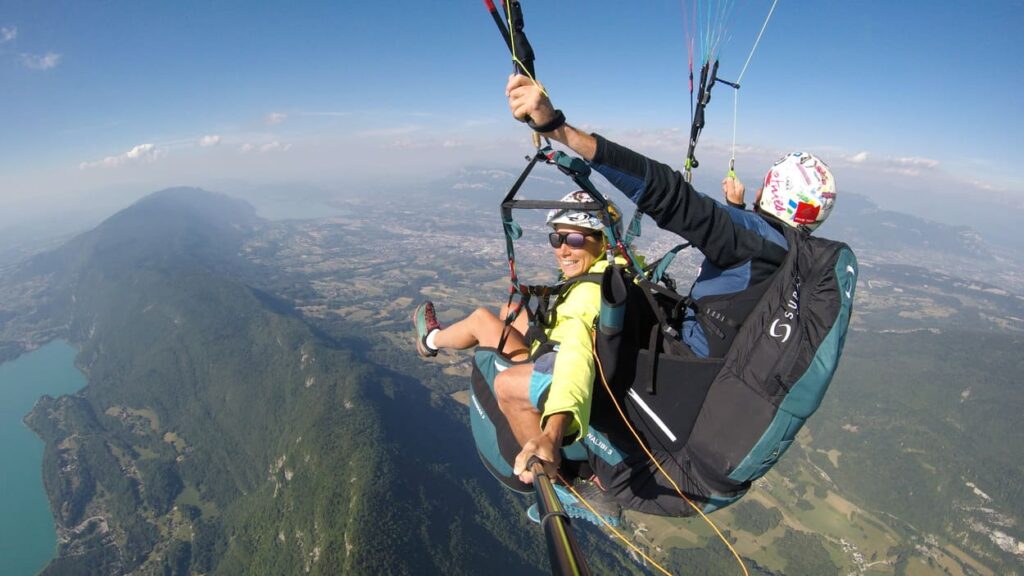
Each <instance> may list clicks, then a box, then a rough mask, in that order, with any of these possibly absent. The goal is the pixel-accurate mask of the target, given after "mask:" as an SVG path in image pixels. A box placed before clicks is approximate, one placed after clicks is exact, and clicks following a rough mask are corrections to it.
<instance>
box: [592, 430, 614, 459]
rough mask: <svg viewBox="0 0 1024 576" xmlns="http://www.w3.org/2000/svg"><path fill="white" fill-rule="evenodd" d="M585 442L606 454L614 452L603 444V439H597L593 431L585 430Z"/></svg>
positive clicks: (611, 454)
mask: <svg viewBox="0 0 1024 576" xmlns="http://www.w3.org/2000/svg"><path fill="white" fill-rule="evenodd" d="M587 443H588V444H590V445H591V446H593V447H594V448H597V449H598V450H600V451H602V452H604V453H605V454H607V455H608V456H613V455H614V454H615V452H613V451H612V449H611V447H609V446H608V445H607V444H605V443H604V441H603V440H599V439H598V438H597V437H596V436H594V434H593V432H590V431H587Z"/></svg>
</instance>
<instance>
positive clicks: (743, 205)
mask: <svg viewBox="0 0 1024 576" xmlns="http://www.w3.org/2000/svg"><path fill="white" fill-rule="evenodd" d="M725 203H726V204H728V205H729V206H732V207H733V208H739V209H740V210H743V209H744V208H746V207H747V204H746V202H733V201H732V200H729V199H728V198H726V199H725Z"/></svg>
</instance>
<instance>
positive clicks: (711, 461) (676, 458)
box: [590, 226, 857, 515]
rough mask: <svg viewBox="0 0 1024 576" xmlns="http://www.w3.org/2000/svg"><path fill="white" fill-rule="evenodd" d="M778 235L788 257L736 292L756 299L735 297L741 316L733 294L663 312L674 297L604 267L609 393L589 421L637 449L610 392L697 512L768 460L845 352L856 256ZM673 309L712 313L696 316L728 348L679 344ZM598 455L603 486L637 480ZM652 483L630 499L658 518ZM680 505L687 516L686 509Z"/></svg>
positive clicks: (737, 493)
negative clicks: (704, 351)
mask: <svg viewBox="0 0 1024 576" xmlns="http://www.w3.org/2000/svg"><path fill="white" fill-rule="evenodd" d="M781 231H782V232H783V233H784V235H785V238H786V242H787V244H788V246H789V250H788V252H787V253H786V254H785V256H784V258H783V259H782V261H781V264H780V266H779V268H778V270H776V271H775V273H774V274H773V275H772V276H771V277H770V278H768V279H767V280H765V281H763V282H762V283H761V284H760V285H756V286H754V287H752V288H751V289H749V291H745V292H748V294H747V296H746V297H747V298H749V294H750V293H753V294H757V295H758V296H757V298H756V300H755V301H754V302H753V305H752V306H748V304H747V303H745V302H740V303H739V304H740V306H739V308H740V310H739V313H737V310H736V309H734V307H733V306H731V304H730V298H732V297H733V296H736V297H739V298H743V297H744V296H743V295H744V292H741V293H738V295H724V296H717V297H714V298H715V299H714V300H713V301H711V302H702V301H703V300H707V299H701V300H698V301H697V302H688V301H686V299H683V301H682V302H681V303H677V304H675V305H674V306H673V307H672V308H671V309H666V308H665V307H664V305H665V303H667V302H671V299H670V298H665V297H663V298H661V299H659V300H654V299H652V298H651V291H650V290H649V287H648V286H645V283H644V282H643V281H641V282H636V281H635V279H634V278H633V277H632V274H631V273H630V272H629V271H626V270H623V269H621V268H619V267H612V268H609V270H608V271H607V272H606V273H605V277H604V279H603V281H602V300H603V301H602V308H601V316H600V323H599V327H598V331H597V337H596V344H597V353H598V357H599V358H601V361H602V364H603V374H604V377H605V379H606V381H607V384H608V387H609V388H608V389H609V390H610V394H608V395H599V394H595V404H594V407H593V409H592V410H593V411H592V415H591V427H592V428H594V429H597V430H601V431H602V432H604V433H605V435H606V436H607V438H608V441H609V445H610V446H612V447H613V449H614V450H615V451H618V452H621V453H623V454H629V453H631V452H633V451H634V450H637V449H639V448H638V447H637V446H636V444H637V440H636V439H635V438H634V437H633V436H632V435H631V434H630V433H628V432H627V431H626V430H624V427H623V423H622V419H621V418H620V416H619V415H618V413H617V412H616V410H615V409H614V408H613V407H612V406H611V404H613V402H612V399H614V400H615V402H618V403H619V404H620V405H621V406H623V407H624V409H625V412H626V414H627V415H628V420H629V422H630V424H631V425H632V426H633V427H634V428H635V430H636V432H637V433H638V434H639V436H640V440H641V441H642V442H643V444H644V445H645V446H646V447H647V448H648V449H650V450H651V451H653V452H655V453H657V454H660V455H668V460H669V461H671V462H672V463H673V464H674V472H675V473H677V474H678V475H679V476H680V477H681V480H682V481H683V484H684V486H685V487H684V491H687V492H689V494H688V496H689V497H691V498H693V499H695V500H697V501H699V502H700V503H701V504H703V510H702V511H703V512H710V511H713V510H716V509H718V508H721V507H723V506H726V505H728V504H730V503H732V502H734V501H736V500H737V499H739V498H740V497H741V496H742V495H743V494H744V493H745V492H746V491H747V489H748V488H749V486H750V483H751V482H752V481H754V480H756V479H757V478H760V477H761V476H763V475H764V474H765V473H766V472H767V471H768V470H769V469H771V467H772V466H774V464H775V463H776V462H777V461H778V459H779V458H780V457H781V456H782V454H784V453H785V452H786V450H787V449H788V448H789V446H790V445H791V444H792V442H793V440H794V438H795V437H796V434H797V432H799V430H800V428H801V427H802V426H803V424H804V422H805V421H806V420H807V418H808V417H809V416H810V415H811V414H813V413H814V412H815V410H817V408H818V406H819V404H820V403H821V399H822V397H823V396H824V394H825V392H826V390H827V389H828V385H829V383H830V381H831V379H832V375H833V374H834V372H835V369H836V366H837V364H838V361H839V357H840V354H841V353H842V348H843V343H844V341H845V336H846V331H847V327H848V325H849V320H850V314H851V311H852V304H853V295H854V289H855V286H856V279H857V261H856V258H855V256H854V254H853V252H852V250H850V248H849V246H847V245H846V244H844V243H842V242H835V241H832V240H827V239H824V238H817V237H813V236H810V235H809V234H808V233H807V232H806V231H805V230H801V229H795V228H791V227H789V226H782V227H781ZM679 306H695V307H696V310H697V314H698V318H700V317H701V316H704V317H705V318H707V319H710V320H712V321H702V322H701V323H702V325H703V326H705V327H706V328H707V327H709V326H714V325H715V324H717V325H718V326H719V327H720V328H724V329H729V330H732V331H734V333H735V338H734V339H733V340H732V342H731V345H729V347H728V351H727V352H726V353H724V354H723V355H722V356H721V357H718V358H715V357H711V358H698V357H696V356H695V355H694V354H693V352H692V351H690V350H689V348H688V347H687V346H685V345H684V344H683V343H681V342H679V341H677V340H676V339H675V338H674V336H675V334H674V330H675V329H676V325H675V324H674V322H675V321H676V319H677V318H678V313H677V312H676V311H677V309H678V307H679ZM709 307H713V308H712V309H711V310H710V311H709V310H708V308H709ZM748 307H749V313H746V314H744V313H743V310H742V309H743V308H748ZM713 339H714V338H713V337H710V335H709V340H713ZM606 454H607V451H606V452H605V453H602V452H595V453H594V455H596V456H597V458H590V464H591V466H592V467H593V468H594V470H595V472H597V474H598V476H599V477H601V479H602V482H603V483H604V484H605V485H606V486H616V485H618V486H624V487H629V486H630V482H626V481H623V480H624V478H627V477H635V475H636V466H635V465H636V462H633V463H625V464H623V462H622V461H621V460H618V461H617V460H616V459H615V458H606V457H604V456H605V455H606ZM640 464H641V465H646V463H643V462H641V463H640ZM657 483H658V484H659V485H653V486H644V487H643V489H642V490H641V492H640V493H636V494H631V495H630V496H632V497H636V498H637V499H636V500H635V501H634V502H637V503H640V502H649V503H650V510H648V511H651V512H655V513H659V512H658V511H659V510H660V513H665V510H671V509H672V508H670V507H669V506H671V504H666V503H665V501H664V499H663V498H659V496H658V494H664V493H665V486H664V484H662V483H661V481H660V480H659V481H658V482H657ZM630 489H631V490H634V492H635V491H636V490H635V488H632V487H631V488H630ZM644 491H646V492H644ZM636 507H637V508H641V509H642V506H636ZM678 511H679V515H684V514H685V513H686V512H687V511H686V508H685V506H679V507H678ZM689 513H693V511H690V512H689Z"/></svg>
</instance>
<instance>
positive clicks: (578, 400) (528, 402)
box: [413, 190, 625, 482]
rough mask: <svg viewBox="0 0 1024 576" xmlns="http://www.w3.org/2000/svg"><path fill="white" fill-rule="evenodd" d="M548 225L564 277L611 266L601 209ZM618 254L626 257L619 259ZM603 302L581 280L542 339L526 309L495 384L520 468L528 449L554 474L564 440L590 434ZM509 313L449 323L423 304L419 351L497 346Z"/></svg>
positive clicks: (616, 220) (556, 217) (482, 311)
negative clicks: (530, 337)
mask: <svg viewBox="0 0 1024 576" xmlns="http://www.w3.org/2000/svg"><path fill="white" fill-rule="evenodd" d="M561 201H562V202H566V203H587V202H593V199H592V198H591V197H590V195H589V194H588V193H587V192H585V191H582V190H578V191H576V192H572V193H570V194H568V195H567V196H565V197H564V198H562V200H561ZM608 205H609V206H608V211H609V213H610V215H611V217H612V221H613V226H615V227H616V229H617V234H616V236H617V237H621V227H622V222H621V213H620V212H619V210H618V208H617V207H616V206H615V205H614V204H613V203H612V202H611V201H608ZM547 225H548V226H550V227H551V229H552V232H550V234H549V235H548V241H549V243H550V245H551V250H552V255H553V256H554V257H555V261H556V263H557V265H558V269H559V271H560V276H561V278H560V280H561V281H562V282H566V281H572V280H573V279H580V278H581V277H582V276H584V275H588V274H589V275H599V274H601V273H602V272H603V271H604V270H605V268H607V267H608V261H607V257H606V254H607V242H608V238H607V236H606V235H605V233H604V228H605V226H604V223H603V221H602V218H601V215H600V214H597V213H594V212H590V211H585V210H576V209H567V208H562V209H555V210H551V211H550V212H549V213H548V216H547ZM616 260H617V261H619V262H618V263H619V264H624V263H625V261H624V260H621V258H619V257H617V258H616ZM620 260H621V261H620ZM600 308H601V294H600V287H599V285H598V283H597V282H596V281H589V282H585V281H577V282H575V283H571V285H570V286H569V287H568V289H567V290H565V291H563V292H562V293H561V294H560V295H559V297H558V298H557V301H556V303H555V306H554V309H553V310H550V311H549V315H548V318H547V319H545V320H544V321H543V323H542V325H543V326H544V337H543V338H538V339H536V340H534V341H533V342H528V341H527V338H526V334H527V319H526V315H525V314H520V315H519V316H518V317H517V319H516V321H515V322H514V324H513V326H512V328H513V329H512V331H511V333H510V334H509V336H508V339H507V341H506V342H505V345H504V347H503V352H504V354H505V356H506V357H507V358H508V359H509V360H512V361H513V362H516V363H514V364H513V365H512V366H511V367H509V368H508V369H506V370H504V371H503V372H501V373H500V374H498V376H497V377H496V379H495V382H494V390H495V396H496V397H497V400H498V406H499V408H500V409H501V411H502V413H503V414H504V415H505V416H506V418H507V419H508V421H509V424H510V426H511V428H512V433H513V434H514V435H515V438H516V440H517V441H518V442H519V444H520V445H522V446H523V447H524V448H523V451H522V453H521V455H520V456H521V459H522V463H521V467H524V468H525V466H526V458H527V456H528V455H537V456H539V457H540V458H541V459H542V460H544V461H545V462H548V463H551V464H552V466H551V471H552V472H554V470H556V469H557V465H558V462H559V460H560V455H559V449H560V448H561V446H562V444H563V440H567V439H568V440H569V441H570V442H571V441H573V440H576V439H579V438H581V437H583V436H584V435H585V434H586V430H587V423H588V421H589V419H590V407H591V404H590V401H591V387H592V385H593V382H594V379H595V377H596V372H595V366H594V354H593V330H594V328H593V327H594V324H595V319H596V318H597V316H598V314H599V313H600ZM506 314H507V310H506V309H505V308H504V307H503V309H502V310H501V316H496V315H495V314H494V313H493V312H492V311H491V310H489V309H487V308H477V309H476V310H475V311H473V312H472V313H471V314H470V315H469V316H467V317H465V318H463V319H462V320H459V321H457V322H455V323H454V324H451V325H450V326H447V327H443V328H442V327H441V325H440V323H439V322H438V320H437V317H436V314H435V311H434V305H433V303H432V302H424V303H422V304H420V305H419V306H418V307H417V308H416V310H415V311H414V312H413V324H414V328H415V333H416V348H417V351H418V352H419V354H420V356H423V357H431V356H435V355H436V354H437V351H438V350H440V349H453V350H465V349H468V348H474V347H478V346H479V347H485V348H496V347H497V346H498V343H499V339H500V338H501V336H502V331H503V329H504V322H503V321H502V320H501V318H504V317H505V316H506ZM518 460H519V459H517V462H518ZM526 478H528V479H526V480H524V481H526V482H530V481H532V477H526Z"/></svg>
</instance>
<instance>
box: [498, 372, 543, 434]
mask: <svg viewBox="0 0 1024 576" xmlns="http://www.w3.org/2000/svg"><path fill="white" fill-rule="evenodd" d="M532 374H533V364H532V363H531V364H519V365H517V366H512V367H511V368H509V369H507V370H505V371H504V372H501V373H500V374H498V376H497V377H496V378H495V379H494V395H495V396H496V397H497V399H498V408H500V409H501V412H502V414H504V415H505V418H507V419H508V423H509V426H511V428H512V434H513V435H514V436H515V437H516V440H518V441H519V445H520V446H522V445H524V444H526V443H527V442H528V441H530V440H531V439H533V438H534V437H536V436H537V435H538V434H540V432H541V430H540V412H538V411H537V409H536V408H534V407H533V404H531V403H530V376H531V375H532Z"/></svg>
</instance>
